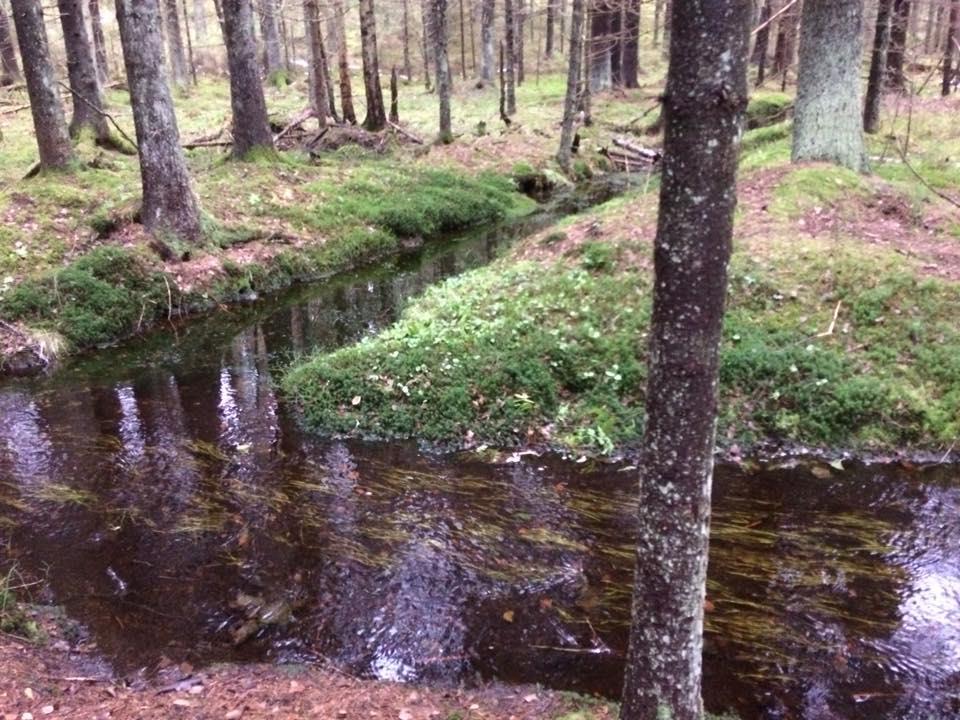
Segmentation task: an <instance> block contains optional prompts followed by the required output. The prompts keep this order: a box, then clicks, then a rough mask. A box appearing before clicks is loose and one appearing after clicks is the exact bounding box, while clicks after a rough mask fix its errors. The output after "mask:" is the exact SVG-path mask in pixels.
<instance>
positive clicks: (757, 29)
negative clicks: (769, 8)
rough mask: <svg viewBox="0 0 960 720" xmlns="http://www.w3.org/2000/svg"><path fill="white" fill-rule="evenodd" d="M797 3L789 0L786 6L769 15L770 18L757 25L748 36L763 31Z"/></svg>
mask: <svg viewBox="0 0 960 720" xmlns="http://www.w3.org/2000/svg"><path fill="white" fill-rule="evenodd" d="M798 2H799V0H790V2H788V3H787V4H786V5H784V6H783V7H782V8H780V9H779V10H778V11H777V12H775V13H774V14H773V15H771V16H770V17H768V18H767V19H766V20H764V21H763V22H762V23H760V24H759V25H757V26H756V27H755V28H754V29H753V31H752V32H751V33H750V34H751V35H756V34H757V33H758V32H760V31H761V30H763V29H764V28H765V27H767V26H768V25H769V24H770V23H772V22H773V21H774V20H776V19H777V18H778V17H780V16H781V15H783V14H784V13H785V12H786V11H787V10H789V9H790V8H792V7H793V6H794V5H796V4H797V3H798Z"/></svg>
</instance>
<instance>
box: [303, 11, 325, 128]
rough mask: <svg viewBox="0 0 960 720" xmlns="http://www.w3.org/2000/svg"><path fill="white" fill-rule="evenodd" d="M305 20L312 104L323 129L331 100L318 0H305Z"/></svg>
mask: <svg viewBox="0 0 960 720" xmlns="http://www.w3.org/2000/svg"><path fill="white" fill-rule="evenodd" d="M303 20H304V23H303V24H304V27H305V28H306V32H307V48H308V49H309V51H310V104H311V105H313V109H314V111H315V112H316V113H317V123H318V124H319V126H320V129H323V128H325V127H326V126H327V116H328V115H329V114H330V111H329V107H328V106H329V104H330V101H329V94H328V92H327V83H326V73H325V72H324V65H325V64H326V62H325V56H326V52H325V51H324V47H323V29H322V28H321V26H320V6H319V3H318V2H317V0H304V2H303Z"/></svg>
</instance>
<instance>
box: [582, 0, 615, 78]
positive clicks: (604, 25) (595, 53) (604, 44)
mask: <svg viewBox="0 0 960 720" xmlns="http://www.w3.org/2000/svg"><path fill="white" fill-rule="evenodd" d="M592 1H593V5H592V7H591V8H590V41H589V42H588V43H587V52H588V53H589V54H590V63H589V65H590V74H589V77H588V80H589V82H590V92H599V91H601V90H607V89H609V88H610V85H611V83H612V78H611V65H610V52H611V50H612V48H613V43H612V35H611V32H610V30H611V28H610V20H611V13H610V8H609V6H608V4H607V0H592Z"/></svg>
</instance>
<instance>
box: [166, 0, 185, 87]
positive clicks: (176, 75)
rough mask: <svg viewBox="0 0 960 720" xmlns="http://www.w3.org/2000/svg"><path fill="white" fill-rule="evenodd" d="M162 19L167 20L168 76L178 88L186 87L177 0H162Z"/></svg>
mask: <svg viewBox="0 0 960 720" xmlns="http://www.w3.org/2000/svg"><path fill="white" fill-rule="evenodd" d="M163 9H164V13H163V15H164V19H165V20H166V21H167V28H166V29H167V48H168V49H169V51H170V78H171V80H172V81H173V84H174V85H175V86H176V88H177V89H178V90H181V91H183V90H186V89H187V82H188V77H187V54H186V52H185V51H184V49H183V36H182V35H181V34H180V11H179V9H178V7H177V0H164V8H163Z"/></svg>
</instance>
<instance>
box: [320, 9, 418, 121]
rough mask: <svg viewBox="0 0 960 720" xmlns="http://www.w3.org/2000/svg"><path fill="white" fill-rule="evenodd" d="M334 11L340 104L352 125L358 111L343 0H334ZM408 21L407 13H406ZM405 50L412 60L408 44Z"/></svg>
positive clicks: (344, 117) (408, 57)
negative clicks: (351, 78) (354, 102)
mask: <svg viewBox="0 0 960 720" xmlns="http://www.w3.org/2000/svg"><path fill="white" fill-rule="evenodd" d="M403 7H404V12H406V7H407V5H406V2H404V6H403ZM333 12H334V13H335V14H336V18H335V21H336V25H337V71H338V73H339V78H340V105H341V108H340V109H341V110H342V111H343V121H344V122H348V123H350V124H352V125H356V124H357V113H356V111H355V110H354V109H353V86H352V85H351V84H350V62H349V60H348V56H347V30H346V10H345V9H344V7H343V0H334V2H333ZM404 21H406V15H404ZM404 51H405V52H406V53H407V54H406V56H405V58H404V62H409V61H410V56H409V52H408V51H407V48H406V46H404Z"/></svg>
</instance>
